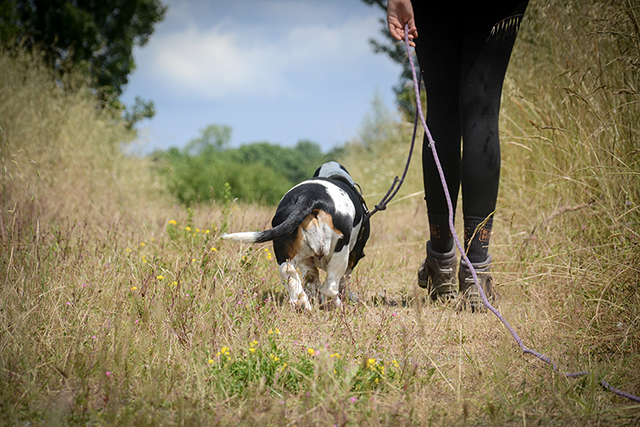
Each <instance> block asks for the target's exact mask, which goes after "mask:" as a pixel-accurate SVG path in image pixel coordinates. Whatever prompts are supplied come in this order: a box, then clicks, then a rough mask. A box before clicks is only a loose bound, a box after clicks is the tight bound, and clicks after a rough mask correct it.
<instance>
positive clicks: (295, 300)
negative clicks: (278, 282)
mask: <svg viewBox="0 0 640 427" xmlns="http://www.w3.org/2000/svg"><path fill="white" fill-rule="evenodd" d="M280 277H281V278H282V282H283V283H284V285H285V287H286V288H287V290H288V291H289V303H290V304H291V306H292V307H294V308H304V309H306V310H311V304H310V303H309V298H308V297H307V294H306V293H305V292H304V289H303V288H302V281H301V280H300V276H299V275H298V272H297V271H296V268H295V266H294V265H293V264H292V263H291V262H289V261H287V262H283V263H282V264H280Z"/></svg>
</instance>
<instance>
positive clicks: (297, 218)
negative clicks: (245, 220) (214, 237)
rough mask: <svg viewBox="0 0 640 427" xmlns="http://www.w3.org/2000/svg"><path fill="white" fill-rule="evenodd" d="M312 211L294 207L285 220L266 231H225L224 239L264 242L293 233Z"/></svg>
mask: <svg viewBox="0 0 640 427" xmlns="http://www.w3.org/2000/svg"><path fill="white" fill-rule="evenodd" d="M311 212H312V209H302V210H300V209H294V210H293V213H292V214H291V215H289V216H288V217H287V218H286V219H285V220H284V222H282V223H280V224H278V225H276V226H275V227H273V228H270V229H269V230H264V231H243V232H239V233H231V234H227V233H223V234H222V236H220V237H222V238H223V239H228V240H235V241H236V242H242V243H264V242H268V241H271V240H275V239H278V238H280V237H284V236H288V235H289V234H291V233H293V232H294V231H295V230H296V229H297V228H298V226H299V225H300V224H302V221H304V219H305V218H306V217H307V216H308V215H309V214H310V213H311Z"/></svg>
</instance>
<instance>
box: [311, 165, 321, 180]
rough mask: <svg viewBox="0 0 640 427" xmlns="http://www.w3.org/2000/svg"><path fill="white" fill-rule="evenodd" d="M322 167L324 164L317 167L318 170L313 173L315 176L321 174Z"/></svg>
mask: <svg viewBox="0 0 640 427" xmlns="http://www.w3.org/2000/svg"><path fill="white" fill-rule="evenodd" d="M320 169H322V166H320V167H319V168H318V169H316V171H315V172H314V173H313V177H314V178H317V177H319V176H320Z"/></svg>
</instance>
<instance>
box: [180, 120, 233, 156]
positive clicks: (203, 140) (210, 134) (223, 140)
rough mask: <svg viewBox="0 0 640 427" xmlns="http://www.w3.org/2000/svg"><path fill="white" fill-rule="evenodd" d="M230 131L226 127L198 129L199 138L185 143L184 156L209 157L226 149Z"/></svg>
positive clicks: (209, 126) (212, 126) (216, 126)
mask: <svg viewBox="0 0 640 427" xmlns="http://www.w3.org/2000/svg"><path fill="white" fill-rule="evenodd" d="M231 131H232V129H231V128H230V127H229V126H227V125H208V126H207V127H205V128H203V129H200V136H199V137H198V138H194V139H192V140H191V141H189V142H188V143H187V145H186V146H185V148H184V151H185V153H186V154H188V155H190V156H199V155H202V156H204V157H210V156H212V155H213V154H214V153H215V152H219V151H222V150H224V149H225V148H227V146H228V145H229V141H231Z"/></svg>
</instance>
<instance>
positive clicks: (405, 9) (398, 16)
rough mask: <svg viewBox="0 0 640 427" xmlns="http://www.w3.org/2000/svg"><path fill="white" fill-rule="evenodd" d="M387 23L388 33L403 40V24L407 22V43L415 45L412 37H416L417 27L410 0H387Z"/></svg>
mask: <svg viewBox="0 0 640 427" xmlns="http://www.w3.org/2000/svg"><path fill="white" fill-rule="evenodd" d="M387 24H388V25H389V33H391V35H392V36H393V37H394V38H396V39H398V40H400V41H404V24H409V44H410V45H411V46H413V47H415V46H416V44H415V43H414V42H413V39H415V38H418V29H417V28H416V22H415V19H414V17H413V6H411V0H389V2H388V4H387Z"/></svg>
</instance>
